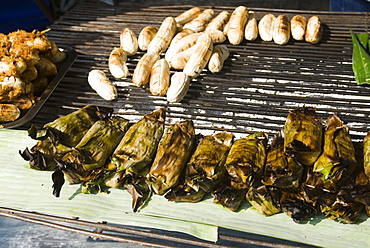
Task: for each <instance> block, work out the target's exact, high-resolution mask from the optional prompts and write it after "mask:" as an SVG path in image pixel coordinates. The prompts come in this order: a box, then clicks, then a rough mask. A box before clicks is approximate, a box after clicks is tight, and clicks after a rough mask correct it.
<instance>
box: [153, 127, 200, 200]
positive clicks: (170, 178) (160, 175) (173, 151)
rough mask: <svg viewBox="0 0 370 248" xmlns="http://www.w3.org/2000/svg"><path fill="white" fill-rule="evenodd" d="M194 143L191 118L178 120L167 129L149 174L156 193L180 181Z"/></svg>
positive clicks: (164, 191) (164, 190)
mask: <svg viewBox="0 0 370 248" xmlns="http://www.w3.org/2000/svg"><path fill="white" fill-rule="evenodd" d="M194 143H195V131H194V124H193V121H191V120H186V121H180V122H177V123H175V124H172V125H170V126H169V127H168V128H167V129H166V130H165V132H164V134H163V136H162V138H161V140H160V142H159V145H158V150H157V153H156V155H155V158H154V161H153V164H152V166H151V168H150V171H149V173H148V175H147V182H148V184H149V187H150V189H151V190H152V191H153V192H154V193H155V194H158V195H163V194H164V193H166V192H167V191H168V190H169V189H170V188H172V187H175V186H177V185H178V184H179V183H180V179H181V176H184V175H183V174H184V169H185V166H186V163H187V162H188V161H189V158H190V156H191V153H192V152H193V146H194Z"/></svg>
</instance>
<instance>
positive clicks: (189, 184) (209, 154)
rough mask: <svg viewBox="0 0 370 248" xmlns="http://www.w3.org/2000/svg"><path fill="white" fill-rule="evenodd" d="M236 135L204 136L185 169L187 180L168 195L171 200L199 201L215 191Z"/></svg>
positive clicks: (223, 174) (223, 172)
mask: <svg viewBox="0 0 370 248" xmlns="http://www.w3.org/2000/svg"><path fill="white" fill-rule="evenodd" d="M233 139H234V135H233V134H231V133H228V132H219V133H216V134H213V135H206V136H204V137H203V138H202V139H201V140H200V142H199V144H198V145H197V147H196V149H195V151H194V153H193V155H192V156H191V158H190V161H189V163H187V165H186V169H185V182H184V183H183V184H180V185H178V186H177V187H175V188H172V189H171V190H170V191H169V192H168V193H167V194H166V195H165V197H166V199H168V200H170V201H188V202H199V201H201V200H202V199H203V197H204V195H205V194H206V193H210V192H212V191H213V189H214V188H215V186H216V185H217V184H218V183H220V181H221V180H222V179H223V177H224V176H225V175H226V174H225V172H226V171H225V161H226V157H227V154H228V152H229V149H230V147H231V145H232V143H233Z"/></svg>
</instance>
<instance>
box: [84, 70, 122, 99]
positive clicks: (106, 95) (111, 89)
mask: <svg viewBox="0 0 370 248" xmlns="http://www.w3.org/2000/svg"><path fill="white" fill-rule="evenodd" d="M87 80H88V82H89V84H90V86H91V88H92V89H93V90H95V91H96V93H98V95H99V96H101V97H102V98H103V99H105V100H107V101H112V100H114V99H116V98H117V96H118V94H117V88H116V86H115V85H114V84H113V83H112V82H111V81H110V80H109V79H108V78H107V76H106V75H105V73H104V72H103V71H102V70H91V71H90V72H89V75H88V78H87Z"/></svg>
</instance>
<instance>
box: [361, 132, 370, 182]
mask: <svg viewBox="0 0 370 248" xmlns="http://www.w3.org/2000/svg"><path fill="white" fill-rule="evenodd" d="M362 150H363V165H364V170H365V174H366V175H367V176H368V177H370V132H368V133H367V135H366V136H365V138H364V140H363V148H362Z"/></svg>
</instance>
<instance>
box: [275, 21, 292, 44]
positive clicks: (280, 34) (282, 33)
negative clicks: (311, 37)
mask: <svg viewBox="0 0 370 248" xmlns="http://www.w3.org/2000/svg"><path fill="white" fill-rule="evenodd" d="M272 39H273V40H274V42H275V43H276V44H278V45H285V44H286V43H288V41H289V39H290V21H289V19H288V17H287V16H286V15H279V16H278V17H277V18H276V19H275V24H274V29H273V31H272Z"/></svg>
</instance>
